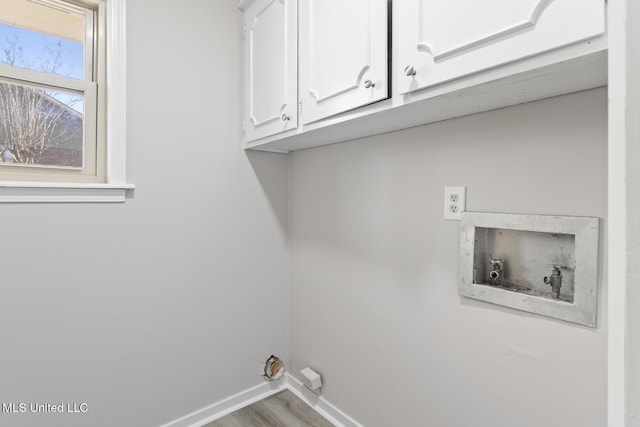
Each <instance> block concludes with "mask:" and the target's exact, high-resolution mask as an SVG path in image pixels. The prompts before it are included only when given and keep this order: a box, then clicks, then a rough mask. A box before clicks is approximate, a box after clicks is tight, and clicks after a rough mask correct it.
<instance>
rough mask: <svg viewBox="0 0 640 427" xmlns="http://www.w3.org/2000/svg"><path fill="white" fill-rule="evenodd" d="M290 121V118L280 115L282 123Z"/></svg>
mask: <svg viewBox="0 0 640 427" xmlns="http://www.w3.org/2000/svg"><path fill="white" fill-rule="evenodd" d="M290 119H291V117H289V116H287V115H286V114H283V115H282V121H283V122H286V121H289V120H290Z"/></svg>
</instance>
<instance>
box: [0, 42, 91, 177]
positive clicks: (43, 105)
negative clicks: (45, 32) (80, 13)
mask: <svg viewBox="0 0 640 427" xmlns="http://www.w3.org/2000/svg"><path fill="white" fill-rule="evenodd" d="M0 61H1V62H4V63H7V64H9V65H13V66H17V67H20V68H27V69H31V70H37V71H42V72H47V73H55V74H62V73H60V70H61V68H62V67H63V66H64V65H65V60H64V54H63V49H62V44H61V43H60V42H58V43H54V44H44V45H43V46H42V50H41V54H40V56H39V57H38V60H37V63H35V64H34V60H33V57H27V55H25V49H24V47H23V46H22V45H21V44H20V41H19V40H18V39H17V38H13V39H7V40H5V41H4V43H2V58H0ZM79 103H80V104H81V103H82V96H80V95H69V94H66V93H63V92H59V91H55V90H49V89H43V88H39V87H35V86H29V85H22V84H18V83H13V82H8V81H4V82H3V81H0V152H1V154H3V155H1V156H0V162H1V161H2V159H3V158H11V157H10V156H9V155H8V156H4V152H5V151H6V150H8V151H9V152H10V154H12V155H13V159H14V160H15V163H19V164H26V165H51V166H63V167H64V166H67V167H82V165H83V157H84V156H83V145H84V143H83V127H84V123H83V120H84V118H83V114H82V113H81V112H80V111H78V110H77V109H76V108H74V107H76V106H77V105H78V104H79Z"/></svg>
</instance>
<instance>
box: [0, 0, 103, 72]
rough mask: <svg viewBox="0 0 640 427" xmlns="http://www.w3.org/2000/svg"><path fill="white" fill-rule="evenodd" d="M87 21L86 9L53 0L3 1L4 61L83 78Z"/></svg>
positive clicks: (0, 37) (0, 39)
mask: <svg viewBox="0 0 640 427" xmlns="http://www.w3.org/2000/svg"><path fill="white" fill-rule="evenodd" d="M5 3H6V4H5ZM86 24H87V23H86V15H85V13H84V12H83V10H82V9H79V8H75V7H73V6H69V5H64V4H62V3H59V2H56V1H53V0H51V1H45V0H2V7H1V8H0V49H1V50H0V62H3V63H5V64H9V65H13V66H15V67H20V68H26V69H29V70H34V71H42V72H46V73H52V74H58V75H61V76H64V77H71V78H75V79H83V78H84V77H85V71H86V70H85V68H86V67H85V63H86V61H85V54H86V52H85V51H86V50H87V49H85V40H86V35H87V31H88V29H87V25H86ZM89 50H91V49H89Z"/></svg>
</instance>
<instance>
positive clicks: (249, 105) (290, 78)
mask: <svg viewBox="0 0 640 427" xmlns="http://www.w3.org/2000/svg"><path fill="white" fill-rule="evenodd" d="M244 23H245V29H244V32H245V34H244V37H245V41H244V52H245V123H244V125H245V140H246V141H253V140H255V139H259V138H264V137H266V136H270V135H274V134H277V133H280V132H284V131H286V130H289V129H295V128H296V127H297V125H298V114H297V99H298V97H297V90H296V89H297V83H298V82H297V33H296V30H297V9H296V0H256V1H254V2H253V3H251V5H250V6H249V7H248V8H247V9H246V10H245V14H244Z"/></svg>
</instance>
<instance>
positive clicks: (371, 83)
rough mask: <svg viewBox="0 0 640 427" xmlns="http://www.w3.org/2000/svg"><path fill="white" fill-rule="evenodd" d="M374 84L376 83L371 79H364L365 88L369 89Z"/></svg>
mask: <svg viewBox="0 0 640 427" xmlns="http://www.w3.org/2000/svg"><path fill="white" fill-rule="evenodd" d="M375 85H376V84H375V83H374V82H372V81H371V80H365V82H364V87H365V89H369V88H371V87H375Z"/></svg>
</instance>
